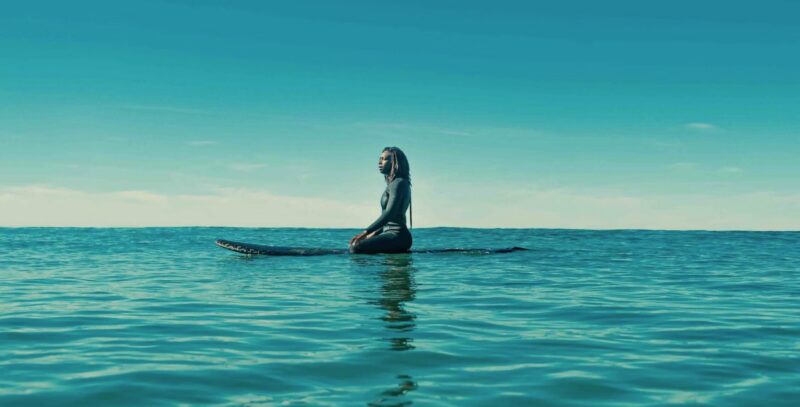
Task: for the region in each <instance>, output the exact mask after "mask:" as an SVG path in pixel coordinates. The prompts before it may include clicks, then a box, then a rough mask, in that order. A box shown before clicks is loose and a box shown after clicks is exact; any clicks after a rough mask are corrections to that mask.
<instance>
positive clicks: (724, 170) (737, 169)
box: [719, 167, 744, 174]
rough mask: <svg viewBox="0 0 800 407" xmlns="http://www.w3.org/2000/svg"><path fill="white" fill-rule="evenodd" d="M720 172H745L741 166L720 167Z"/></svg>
mask: <svg viewBox="0 0 800 407" xmlns="http://www.w3.org/2000/svg"><path fill="white" fill-rule="evenodd" d="M719 172H721V173H723V174H740V173H742V172H744V170H743V169H741V168H740V167H722V168H720V169H719Z"/></svg>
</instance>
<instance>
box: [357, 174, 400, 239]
mask: <svg viewBox="0 0 800 407" xmlns="http://www.w3.org/2000/svg"><path fill="white" fill-rule="evenodd" d="M408 193H409V186H408V181H407V180H405V179H404V178H397V179H395V180H394V181H392V182H390V183H389V202H387V203H386V209H384V211H383V213H381V216H380V217H378V219H376V220H375V222H372V224H371V225H369V226H367V228H366V229H365V231H366V232H367V233H372V232H375V231H376V230H378V229H380V228H382V227H383V225H385V224H386V223H387V222H389V219H392V218H394V217H397V215H398V214H397V213H395V212H398V211H402V210H403V202H404V201H405V198H406V195H407V194H408Z"/></svg>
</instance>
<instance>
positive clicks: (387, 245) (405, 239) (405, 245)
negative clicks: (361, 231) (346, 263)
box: [350, 230, 411, 254]
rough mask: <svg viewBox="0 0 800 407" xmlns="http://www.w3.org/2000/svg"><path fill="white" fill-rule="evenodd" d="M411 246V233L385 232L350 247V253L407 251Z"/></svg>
mask: <svg viewBox="0 0 800 407" xmlns="http://www.w3.org/2000/svg"><path fill="white" fill-rule="evenodd" d="M410 248H411V233H410V232H409V231H408V230H403V231H400V232H397V233H395V232H384V233H381V234H379V235H377V236H373V237H370V238H368V239H364V240H362V241H360V242H358V243H356V244H355V245H353V246H351V247H350V253H365V254H366V253H405V252H407V251H408V249H410Z"/></svg>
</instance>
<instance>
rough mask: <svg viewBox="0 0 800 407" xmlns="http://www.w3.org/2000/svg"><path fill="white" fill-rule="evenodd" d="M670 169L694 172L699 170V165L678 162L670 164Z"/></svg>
mask: <svg viewBox="0 0 800 407" xmlns="http://www.w3.org/2000/svg"><path fill="white" fill-rule="evenodd" d="M668 168H669V169H671V170H677V171H686V170H693V169H695V168H697V163H689V162H677V163H672V164H670V165H669V166H668Z"/></svg>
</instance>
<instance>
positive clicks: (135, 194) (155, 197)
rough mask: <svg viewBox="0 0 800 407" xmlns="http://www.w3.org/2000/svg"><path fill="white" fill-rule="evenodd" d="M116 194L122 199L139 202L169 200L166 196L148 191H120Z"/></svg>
mask: <svg viewBox="0 0 800 407" xmlns="http://www.w3.org/2000/svg"><path fill="white" fill-rule="evenodd" d="M115 194H116V196H118V197H120V198H125V199H128V200H132V201H139V202H165V201H166V200H167V197H166V196H165V195H160V194H155V193H152V192H148V191H120V192H116V193H115Z"/></svg>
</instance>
